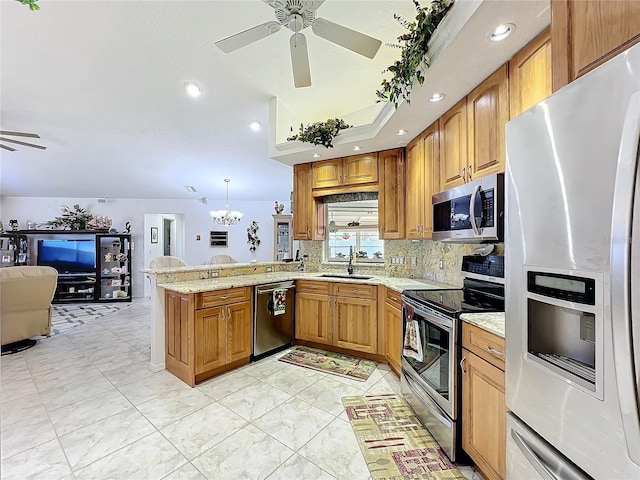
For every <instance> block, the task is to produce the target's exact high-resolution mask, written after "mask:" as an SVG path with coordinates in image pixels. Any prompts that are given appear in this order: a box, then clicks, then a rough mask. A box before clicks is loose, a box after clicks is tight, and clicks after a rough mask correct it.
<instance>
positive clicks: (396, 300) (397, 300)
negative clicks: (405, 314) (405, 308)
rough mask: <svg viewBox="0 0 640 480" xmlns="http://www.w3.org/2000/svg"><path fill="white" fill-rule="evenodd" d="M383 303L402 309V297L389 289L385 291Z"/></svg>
mask: <svg viewBox="0 0 640 480" xmlns="http://www.w3.org/2000/svg"><path fill="white" fill-rule="evenodd" d="M384 301H385V302H387V303H388V304H389V305H391V306H392V307H395V308H402V295H401V294H400V293H398V292H396V291H395V290H392V289H390V288H387V289H386V294H385V298H384Z"/></svg>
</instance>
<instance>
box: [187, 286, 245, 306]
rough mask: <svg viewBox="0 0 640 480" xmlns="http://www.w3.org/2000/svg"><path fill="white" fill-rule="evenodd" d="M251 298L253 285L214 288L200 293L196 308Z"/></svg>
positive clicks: (228, 303)
mask: <svg viewBox="0 0 640 480" xmlns="http://www.w3.org/2000/svg"><path fill="white" fill-rule="evenodd" d="M250 300H251V287H242V288H229V289H227V290H214V291H211V292H203V293H198V294H197V296H196V309H202V308H209V307H215V306H218V305H230V304H232V303H239V302H244V301H250Z"/></svg>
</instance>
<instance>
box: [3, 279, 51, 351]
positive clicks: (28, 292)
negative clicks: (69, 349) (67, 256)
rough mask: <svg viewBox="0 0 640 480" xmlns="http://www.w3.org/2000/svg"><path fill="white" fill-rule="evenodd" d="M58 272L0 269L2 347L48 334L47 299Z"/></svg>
mask: <svg viewBox="0 0 640 480" xmlns="http://www.w3.org/2000/svg"><path fill="white" fill-rule="evenodd" d="M57 283H58V271H57V270H56V269H55V268H51V267H7V268H0V337H1V339H2V345H3V346H4V345H7V344H9V343H13V342H17V341H20V340H26V339H28V338H31V337H35V336H38V335H47V336H49V335H50V334H51V317H52V315H53V307H52V306H51V300H52V299H53V294H54V293H55V291H56V284H57Z"/></svg>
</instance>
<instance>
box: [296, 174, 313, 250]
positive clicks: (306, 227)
mask: <svg viewBox="0 0 640 480" xmlns="http://www.w3.org/2000/svg"><path fill="white" fill-rule="evenodd" d="M312 206H313V197H312V196H311V164H310V163H303V164H300V165H294V166H293V238H294V239H295V240H311V231H310V229H311V224H310V221H311V216H312V215H311V212H312Z"/></svg>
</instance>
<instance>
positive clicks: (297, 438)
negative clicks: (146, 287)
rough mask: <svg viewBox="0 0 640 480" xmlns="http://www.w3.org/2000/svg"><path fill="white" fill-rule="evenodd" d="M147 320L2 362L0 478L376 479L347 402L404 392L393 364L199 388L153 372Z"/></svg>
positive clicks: (112, 318) (244, 371)
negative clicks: (359, 377) (350, 373)
mask: <svg viewBox="0 0 640 480" xmlns="http://www.w3.org/2000/svg"><path fill="white" fill-rule="evenodd" d="M149 321H150V318H149V301H148V300H136V301H134V302H133V305H132V306H131V308H128V309H125V310H124V311H122V312H116V313H114V314H112V315H109V316H106V317H104V318H101V319H98V320H95V321H93V322H89V323H86V324H84V325H79V326H78V327H76V328H73V329H71V330H68V331H65V332H64V333H62V334H59V335H56V336H55V337H51V338H48V339H43V340H41V341H39V342H38V344H37V345H36V346H35V347H33V348H31V349H29V350H27V351H25V352H22V353H18V354H14V355H7V356H3V357H2V358H1V360H0V366H1V375H2V376H1V380H2V386H1V389H0V401H1V405H0V407H1V416H0V421H1V422H0V423H1V426H2V428H1V448H0V451H1V457H0V478H2V479H4V480H10V479H19V480H23V479H31V478H33V479H44V480H57V479H64V480H71V479H101V480H102V479H118V480H119V479H123V480H130V479H132V480H137V479H171V480H191V479H204V478H208V479H215V480H225V479H229V480H239V479H269V480H276V479H280V480H298V479H305V480H313V479H320V480H331V479H344V480H360V479H362V480H367V479H369V478H370V476H369V472H368V470H367V466H366V464H365V462H364V460H363V457H362V455H361V453H360V449H359V447H358V444H357V442H356V438H355V436H354V434H353V431H352V429H351V426H350V425H349V422H348V420H347V417H346V415H345V413H344V409H343V407H342V403H341V401H340V399H341V398H342V397H344V396H350V395H361V394H365V393H385V392H386V393H388V392H391V391H394V392H398V391H399V383H398V379H397V377H396V376H395V375H394V374H393V373H392V372H390V371H389V368H388V367H387V366H386V365H378V368H377V369H376V371H375V372H374V373H373V374H372V375H371V377H370V378H369V380H368V381H366V382H358V381H353V380H349V379H345V378H341V377H337V376H333V375H326V374H323V373H320V372H315V371H311V370H307V369H303V368H301V367H297V366H294V365H289V364H286V363H284V362H279V361H277V357H278V356H279V355H281V354H279V355H274V356H272V357H269V358H267V359H264V360H261V361H259V362H256V363H253V364H250V365H247V366H245V367H242V368H240V369H237V370H235V371H233V372H230V373H227V374H225V375H223V376H220V377H217V378H214V379H211V380H209V381H207V382H204V383H202V384H201V385H199V386H197V387H196V388H193V389H192V388H190V387H189V386H187V385H186V384H184V383H183V382H181V381H180V380H178V379H177V378H176V377H174V376H173V375H171V374H170V373H168V372H166V371H162V372H157V373H152V372H151V371H150V370H149V369H148V364H149V336H150V331H149ZM461 470H462V471H463V473H464V474H465V476H467V477H468V478H469V479H472V478H474V479H477V478H479V475H478V474H477V473H474V471H473V469H472V468H470V467H462V468H461Z"/></svg>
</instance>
